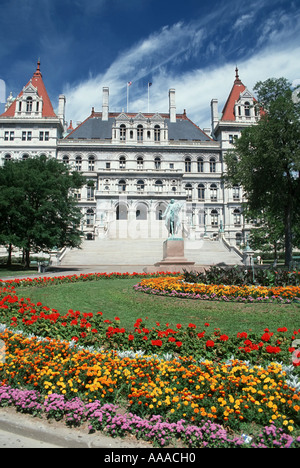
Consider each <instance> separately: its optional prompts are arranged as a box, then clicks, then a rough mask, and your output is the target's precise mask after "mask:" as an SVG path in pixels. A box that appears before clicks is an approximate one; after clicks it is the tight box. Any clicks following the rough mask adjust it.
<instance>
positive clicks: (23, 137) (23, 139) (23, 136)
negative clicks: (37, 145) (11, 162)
mask: <svg viewBox="0 0 300 468" xmlns="http://www.w3.org/2000/svg"><path fill="white" fill-rule="evenodd" d="M22 141H26V132H22Z"/></svg>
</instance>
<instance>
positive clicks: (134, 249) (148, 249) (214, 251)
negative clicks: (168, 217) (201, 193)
mask: <svg viewBox="0 0 300 468" xmlns="http://www.w3.org/2000/svg"><path fill="white" fill-rule="evenodd" d="M184 255H185V258H186V259H187V260H189V261H192V262H195V264H197V265H216V264H219V263H224V264H228V265H235V264H240V263H241V258H240V257H239V256H238V255H237V254H236V253H235V252H230V251H229V250H228V249H226V247H225V246H224V244H223V243H222V242H219V241H210V240H195V241H191V240H185V249H184ZM162 259H163V240H161V239H135V240H133V239H124V240H121V239H114V240H108V239H105V240H95V241H84V242H83V243H82V246H81V249H72V250H68V251H67V253H66V255H65V256H64V258H63V259H62V261H61V265H62V266H71V265H74V266H75V265H99V266H100V265H145V266H147V265H154V264H155V263H157V262H159V261H161V260H162Z"/></svg>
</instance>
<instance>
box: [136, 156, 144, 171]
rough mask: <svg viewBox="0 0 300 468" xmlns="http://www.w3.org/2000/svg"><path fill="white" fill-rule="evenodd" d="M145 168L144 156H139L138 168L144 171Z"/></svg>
mask: <svg viewBox="0 0 300 468" xmlns="http://www.w3.org/2000/svg"><path fill="white" fill-rule="evenodd" d="M143 166H144V160H143V158H142V156H139V157H138V158H137V168H138V169H143Z"/></svg>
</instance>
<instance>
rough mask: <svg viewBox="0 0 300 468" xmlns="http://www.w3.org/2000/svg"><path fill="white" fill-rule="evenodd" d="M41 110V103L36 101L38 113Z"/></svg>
mask: <svg viewBox="0 0 300 468" xmlns="http://www.w3.org/2000/svg"><path fill="white" fill-rule="evenodd" d="M39 108H40V103H39V101H36V111H37V112H38V111H39Z"/></svg>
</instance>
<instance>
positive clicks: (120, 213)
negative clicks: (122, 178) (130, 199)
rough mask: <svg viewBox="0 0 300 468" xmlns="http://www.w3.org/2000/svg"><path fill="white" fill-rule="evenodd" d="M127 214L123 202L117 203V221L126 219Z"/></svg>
mask: <svg viewBox="0 0 300 468" xmlns="http://www.w3.org/2000/svg"><path fill="white" fill-rule="evenodd" d="M127 216H128V208H127V205H126V204H125V203H119V204H118V205H117V208H116V220H117V221H122V220H123V221H124V220H127Z"/></svg>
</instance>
